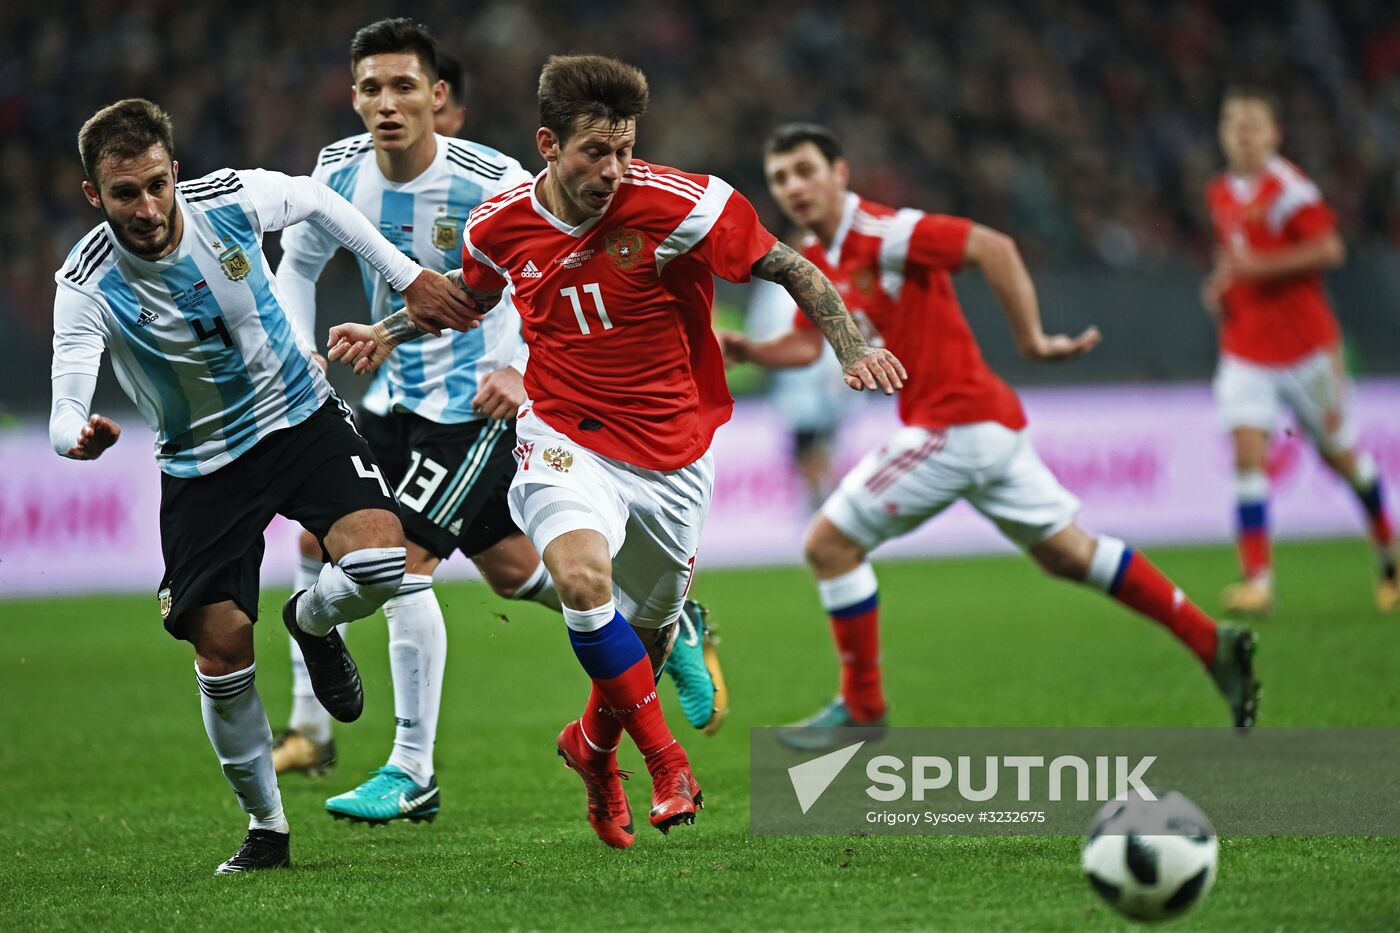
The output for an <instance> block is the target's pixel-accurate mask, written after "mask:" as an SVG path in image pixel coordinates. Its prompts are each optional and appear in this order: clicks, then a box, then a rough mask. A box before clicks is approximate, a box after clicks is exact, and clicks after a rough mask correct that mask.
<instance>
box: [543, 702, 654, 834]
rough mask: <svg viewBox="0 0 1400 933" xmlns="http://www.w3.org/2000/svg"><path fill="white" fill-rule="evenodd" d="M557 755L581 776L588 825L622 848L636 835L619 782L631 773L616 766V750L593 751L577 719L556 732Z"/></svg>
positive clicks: (629, 808) (630, 813)
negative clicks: (585, 798) (557, 733)
mask: <svg viewBox="0 0 1400 933" xmlns="http://www.w3.org/2000/svg"><path fill="white" fill-rule="evenodd" d="M557 744H558V746H559V757H560V758H563V759H564V764H565V765H567V766H568V767H570V768H572V769H573V770H574V771H575V772H577V773H578V776H579V777H580V778H582V779H583V788H584V790H585V791H586V792H587V794H588V825H589V826H592V827H593V831H594V832H595V833H597V834H598V838H599V839H601V840H603V841H604V842H606V843H607V844H608V845H610V846H612V847H613V848H614V849H626V848H627V847H629V846H631V845H632V843H633V842H635V841H636V839H637V832H636V830H635V829H634V828H633V826H632V805H631V804H629V803H628V802H627V794H626V793H625V792H624V791H623V789H622V782H623V781H625V780H626V779H627V778H629V777H631V774H629V773H628V772H626V771H621V770H619V769H618V767H617V752H616V751H612V752H598V751H594V750H593V748H592V746H590V745H589V744H588V740H587V739H586V738H584V735H583V727H582V726H581V725H579V722H578V720H575V721H573V722H571V723H569V724H568V725H567V726H565V727H564V731H562V732H560V733H559V740H558V742H557Z"/></svg>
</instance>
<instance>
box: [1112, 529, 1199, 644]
mask: <svg viewBox="0 0 1400 933" xmlns="http://www.w3.org/2000/svg"><path fill="white" fill-rule="evenodd" d="M1123 560H1124V561H1125V562H1126V564H1127V567H1126V568H1125V569H1124V570H1123V571H1121V577H1120V580H1119V582H1118V585H1117V587H1116V588H1115V589H1114V590H1113V597H1114V599H1117V600H1118V601H1119V602H1121V603H1123V604H1124V605H1125V606H1128V607H1130V608H1132V609H1136V610H1137V611H1138V612H1140V613H1142V614H1143V615H1145V616H1147V617H1148V618H1151V619H1156V620H1157V621H1158V622H1161V623H1162V624H1163V625H1165V626H1166V627H1167V628H1168V629H1170V630H1171V633H1172V634H1173V635H1175V636H1176V637H1177V638H1179V639H1181V641H1182V642H1183V643H1184V644H1185V645H1186V647H1188V648H1190V649H1191V651H1192V652H1193V653H1194V654H1195V655H1196V657H1198V658H1200V659H1201V663H1202V664H1204V665H1206V666H1207V667H1209V666H1210V665H1211V664H1212V663H1213V662H1214V661H1215V641H1216V637H1215V636H1216V630H1215V621H1214V620H1213V619H1211V617H1210V616H1208V615H1206V614H1205V613H1204V612H1202V611H1201V610H1200V608H1199V607H1198V606H1197V605H1196V604H1195V603H1193V602H1191V600H1189V599H1187V598H1186V594H1185V593H1183V592H1182V591H1181V589H1180V588H1179V587H1178V586H1177V585H1176V584H1175V583H1173V582H1172V581H1171V580H1169V579H1167V577H1166V575H1165V574H1163V573H1162V571H1160V570H1158V569H1157V568H1156V567H1154V566H1153V565H1152V562H1151V561H1150V560H1148V559H1147V558H1146V557H1144V556H1143V555H1142V554H1139V553H1137V552H1136V551H1133V550H1131V549H1129V550H1127V551H1125V552H1124V554H1123Z"/></svg>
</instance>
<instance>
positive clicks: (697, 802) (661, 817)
mask: <svg viewBox="0 0 1400 933" xmlns="http://www.w3.org/2000/svg"><path fill="white" fill-rule="evenodd" d="M647 770H648V771H650V772H651V812H650V813H649V814H648V816H649V818H650V819H651V825H653V826H655V827H656V828H657V829H659V830H661V832H662V834H663V835H665V834H666V833H669V832H670V831H671V827H672V826H675V825H677V824H679V823H694V822H695V812H696V811H697V810H703V809H704V807H705V798H704V795H703V794H701V793H700V782H699V781H697V780H695V775H694V774H692V773H691V770H690V759H688V758H686V756H685V749H683V748H681V743H679V742H674V743H672V744H671V745H670V746H669V747H667V748H666V749H664V750H663V751H659V752H657V753H656V754H654V755H652V756H651V758H649V759H647Z"/></svg>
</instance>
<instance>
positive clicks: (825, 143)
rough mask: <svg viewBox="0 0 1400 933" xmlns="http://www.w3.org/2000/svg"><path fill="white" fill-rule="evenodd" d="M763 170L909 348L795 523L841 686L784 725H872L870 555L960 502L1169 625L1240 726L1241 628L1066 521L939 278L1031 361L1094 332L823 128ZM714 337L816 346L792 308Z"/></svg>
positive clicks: (866, 311)
mask: <svg viewBox="0 0 1400 933" xmlns="http://www.w3.org/2000/svg"><path fill="white" fill-rule="evenodd" d="M764 172H765V175H766V177H767V179H768V189H769V191H770V193H771V194H772V195H773V198H774V200H776V201H777V202H778V205H779V206H780V207H781V208H782V209H783V212H784V213H786V214H787V215H788V217H790V218H791V219H792V220H793V221H794V222H796V223H799V224H801V225H802V226H803V227H805V228H806V229H807V230H808V231H810V235H809V237H808V240H807V242H806V244H805V247H804V249H803V253H804V255H806V256H807V258H809V259H810V260H812V262H813V263H815V264H816V265H817V267H818V268H819V269H821V270H822V271H823V272H824V273H826V274H827V275H828V276H830V278H831V280H832V281H833V282H835V283H836V287H837V288H838V289H839V290H840V292H841V294H842V297H843V298H844V299H845V301H846V306H847V307H848V308H850V309H851V314H852V316H853V317H854V318H855V320H856V321H857V322H858V323H859V326H860V327H861V328H862V329H863V330H864V331H865V334H866V339H868V340H869V341H870V343H871V344H872V345H874V346H886V347H889V348H890V349H892V350H894V351H895V353H896V354H897V355H898V356H899V357H900V358H901V359H907V360H918V361H919V366H918V368H917V369H916V370H914V371H913V372H911V374H910V376H909V379H908V383H907V384H906V386H905V388H904V391H903V392H902V393H901V394H900V397H899V414H900V418H901V420H902V421H903V422H904V424H905V427H904V428H903V429H901V430H900V431H899V432H898V433H896V434H895V435H894V436H893V437H891V438H890V440H889V442H888V443H887V444H886V445H885V446H884V447H882V448H881V449H879V450H877V451H872V452H871V453H869V454H867V455H866V456H865V458H864V459H863V460H861V462H860V463H859V464H858V465H857V466H856V467H855V469H853V470H852V471H851V472H850V473H849V474H848V475H847V476H846V477H845V479H843V480H842V481H841V485H840V487H839V488H838V489H837V491H836V492H835V493H834V494H833V495H832V496H831V498H830V499H828V500H827V502H826V504H825V505H824V506H823V507H822V510H821V512H820V514H818V515H817V516H816V518H814V519H813V520H812V524H811V526H810V527H809V528H808V531H807V537H806V541H805V542H804V547H805V550H806V555H807V562H808V564H809V566H810V567H811V569H812V572H813V574H814V575H815V576H816V578H817V589H818V591H819V593H820V595H821V601H822V605H823V606H824V607H825V608H826V610H827V612H828V613H829V615H830V618H831V626H832V631H833V633H834V634H835V638H836V646H837V651H838V654H839V655H840V659H841V689H840V693H839V694H838V696H837V697H836V699H835V700H833V701H832V702H831V703H830V704H828V705H827V706H826V707H824V708H823V709H821V710H820V711H818V712H817V713H816V714H815V715H813V716H811V717H810V718H809V719H806V720H804V721H803V722H801V723H798V724H797V725H795V726H794V727H791V728H789V729H787V730H785V731H784V732H783V733H781V738H782V739H783V740H784V741H785V742H787V743H788V744H789V745H792V746H793V747H796V748H801V749H817V748H823V747H826V746H827V745H829V744H831V743H832V742H834V741H837V740H838V739H839V735H838V734H837V733H836V732H835V731H834V730H835V729H836V728H838V727H850V726H857V727H860V726H864V727H868V728H870V729H871V730H872V732H874V731H878V730H881V729H882V728H883V727H884V725H885V722H886V707H885V697H884V692H883V687H882V684H881V675H880V649H879V600H878V597H877V586H876V580H875V570H874V568H873V567H872V566H871V565H870V563H869V561H868V559H867V555H868V554H869V552H870V551H872V550H874V549H875V548H876V547H879V546H880V545H881V544H882V543H884V542H885V541H888V540H890V539H891V538H896V537H899V536H901V535H903V534H906V533H908V532H910V531H913V530H914V529H915V528H917V527H919V526H920V525H922V524H923V523H924V522H925V521H927V520H929V519H930V518H932V517H934V516H935V515H937V514H938V513H939V512H941V511H943V510H944V509H945V508H947V507H948V506H950V505H952V504H953V503H954V502H956V501H957V500H959V499H966V500H967V501H968V503H969V504H970V505H972V507H973V508H975V509H977V510H978V511H979V512H981V513H982V514H983V515H985V516H987V517H988V518H989V519H991V520H992V521H993V522H995V523H996V525H997V527H998V528H999V529H1000V530H1001V532H1002V534H1004V535H1006V536H1007V537H1008V538H1009V539H1011V541H1013V542H1014V543H1015V544H1017V545H1019V546H1020V547H1022V548H1024V549H1025V550H1026V551H1027V552H1028V553H1029V554H1030V555H1031V557H1032V558H1033V559H1034V560H1035V562H1036V563H1037V564H1039V565H1040V566H1041V568H1042V569H1044V570H1045V571H1046V572H1047V573H1050V574H1053V575H1055V576H1058V577H1063V578H1065V579H1068V580H1072V581H1074V582H1076V583H1084V584H1087V585H1089V586H1092V587H1094V588H1096V589H1099V590H1102V591H1104V592H1105V593H1107V594H1108V595H1110V596H1112V597H1113V598H1115V599H1117V600H1118V601H1119V602H1122V603H1123V604H1125V605H1127V606H1128V607H1130V608H1132V609H1134V610H1136V611H1138V612H1140V613H1142V614H1143V615H1146V616H1148V617H1150V618H1152V619H1155V620H1156V621H1158V622H1160V623H1162V624H1163V625H1164V626H1166V628H1167V629H1168V630H1169V631H1170V632H1171V633H1172V634H1173V635H1175V636H1176V638H1177V639H1178V640H1179V641H1181V642H1182V643H1183V644H1184V645H1186V647H1188V648H1189V649H1190V650H1191V652H1192V653H1193V654H1195V656H1196V657H1197V658H1198V659H1199V660H1200V662H1201V664H1202V665H1204V667H1205V668H1206V670H1207V671H1208V672H1209V673H1210V675H1211V676H1212V678H1213V679H1214V680H1215V683H1216V685H1217V686H1218V687H1219V688H1220V690H1221V692H1222V693H1223V694H1224V696H1225V699H1226V701H1227V702H1228V703H1229V705H1230V711H1231V718H1232V720H1233V721H1234V723H1235V725H1236V726H1241V727H1244V726H1249V725H1252V724H1253V722H1254V719H1255V714H1256V708H1257V698H1258V686H1257V684H1256V683H1255V680H1254V674H1253V665H1252V656H1253V652H1254V635H1253V634H1252V633H1251V632H1250V631H1249V630H1248V629H1247V628H1244V627H1242V626H1233V625H1220V626H1217V625H1216V623H1215V622H1214V621H1212V620H1211V619H1210V618H1209V617H1208V616H1207V615H1206V614H1205V613H1203V612H1202V611H1201V610H1200V609H1198V608H1197V607H1196V606H1195V604H1193V603H1192V602H1191V601H1190V600H1189V599H1187V598H1186V596H1185V595H1184V594H1183V593H1182V591H1181V590H1180V589H1178V588H1177V587H1176V585H1175V584H1174V583H1172V582H1171V581H1170V580H1168V579H1167V578H1166V577H1165V576H1163V575H1162V573H1161V572H1160V571H1158V569H1157V568H1156V567H1155V566H1153V565H1152V564H1151V563H1150V562H1149V561H1148V560H1147V558H1146V557H1145V556H1144V555H1142V554H1141V553H1138V552H1136V551H1134V550H1133V549H1132V548H1130V547H1128V546H1127V545H1125V544H1124V543H1123V542H1122V541H1120V540H1118V539H1117V538H1112V537H1109V536H1107V535H1092V534H1089V533H1087V532H1085V531H1084V530H1082V529H1081V528H1080V527H1079V526H1078V525H1077V524H1075V516H1076V514H1077V513H1078V511H1079V501H1078V500H1077V499H1076V498H1075V497H1074V496H1073V495H1072V494H1071V493H1070V492H1069V491H1068V490H1066V489H1065V488H1064V487H1063V486H1061V485H1060V483H1059V482H1058V481H1057V480H1056V479H1055V477H1054V475H1053V474H1052V473H1051V472H1050V470H1049V469H1047V468H1046V466H1045V464H1044V463H1042V462H1041V460H1040V458H1039V457H1038V456H1037V455H1036V452H1035V449H1034V448H1033V447H1032V446H1031V444H1030V440H1029V438H1028V437H1027V436H1026V433H1025V427H1026V416H1025V414H1024V412H1023V411H1022V409H1021V403H1020V400H1019V399H1018V398H1017V397H1016V394H1015V393H1014V392H1013V391H1012V390H1011V388H1010V387H1009V386H1008V385H1007V384H1006V383H1005V382H1003V381H1002V380H1001V379H999V378H998V377H997V376H996V375H995V374H994V373H993V372H992V371H991V370H990V369H989V368H988V367H987V365H986V363H985V362H983V360H982V355H981V352H980V351H979V349H978V347H977V343H976V340H975V339H974V338H973V336H972V331H971V330H970V329H969V328H968V325H967V321H966V319H965V318H964V317H963V313H962V309H961V307H960V306H959V304H958V299H957V296H956V294H955V293H954V292H953V285H952V281H951V279H950V278H949V275H950V273H953V272H957V271H959V270H961V269H962V268H964V267H965V266H975V267H977V268H978V269H979V270H980V271H981V273H982V275H983V277H984V278H985V279H986V280H987V284H988V285H989V286H990V287H991V289H992V292H993V293H994V294H995V295H996V296H997V299H998V300H999V301H1000V302H1001V305H1002V307H1003V309H1004V310H1005V312H1006V316H1007V318H1008V320H1009V322H1010V324H1011V332H1012V335H1013V337H1014V338H1015V341H1016V346H1017V349H1018V350H1020V352H1021V354H1022V356H1025V357H1026V358H1027V359H1032V360H1046V361H1053V360H1068V359H1073V358H1075V357H1077V356H1080V355H1082V354H1084V353H1087V352H1089V351H1090V350H1092V349H1093V348H1094V346H1096V345H1097V344H1098V342H1099V339H1100V337H1099V333H1098V331H1097V329H1095V328H1089V329H1088V330H1086V331H1085V332H1084V333H1082V334H1080V335H1079V336H1078V337H1073V338H1071V337H1067V336H1064V335H1049V334H1046V333H1045V332H1044V331H1043V330H1042V329H1041V323H1040V311H1039V308H1038V306H1037V303H1036V295H1035V287H1034V285H1033V284H1032V283H1031V280H1030V276H1029V275H1028V274H1027V272H1026V267H1025V265H1024V264H1023V263H1022V262H1021V257H1020V254H1019V252H1018V251H1017V249H1016V245H1015V243H1014V242H1013V241H1012V240H1011V239H1010V238H1009V237H1007V236H1005V235H1004V234H1001V233H998V232H996V231H994V230H991V229H989V228H987V227H983V226H980V225H978V224H974V223H973V222H972V221H970V220H965V219H963V218H959V217H948V216H944V215H939V214H925V213H923V212H922V211H917V210H910V209H904V210H895V209H892V208H889V207H885V206H884V205H881V204H876V203H874V202H872V201H868V200H866V199H865V198H862V197H860V196H859V195H857V194H855V193H853V192H851V191H849V190H847V184H848V182H849V177H850V169H849V167H848V165H847V163H846V160H845V159H844V157H843V156H842V149H841V145H840V142H839V141H838V140H837V138H836V137H835V135H833V134H832V133H831V131H830V130H828V129H826V128H824V127H820V126H815V125H811V124H801V123H799V124H789V125H786V126H782V127H779V128H778V129H777V130H775V131H774V133H773V135H772V136H771V137H770V138H769V140H768V143H767V146H766V147H765V158H764ZM720 338H721V344H722V346H723V347H724V349H725V353H726V355H727V356H728V358H729V359H731V360H732V361H735V362H752V363H757V364H759V365H761V366H768V367H773V368H783V367H789V366H805V365H808V364H810V363H811V362H812V361H813V360H814V359H816V358H817V356H818V354H819V352H820V350H821V339H820V336H819V335H818V334H817V333H816V331H814V330H812V329H811V327H810V326H809V325H808V324H807V321H806V318H805V317H804V316H802V315H798V316H797V320H796V326H795V328H794V329H793V330H791V331H789V332H788V333H787V334H784V335H783V336H780V337H777V338H775V339H773V340H770V341H766V342H763V343H756V342H754V341H752V340H750V339H748V338H747V337H744V336H743V335H740V334H721V335H720Z"/></svg>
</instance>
